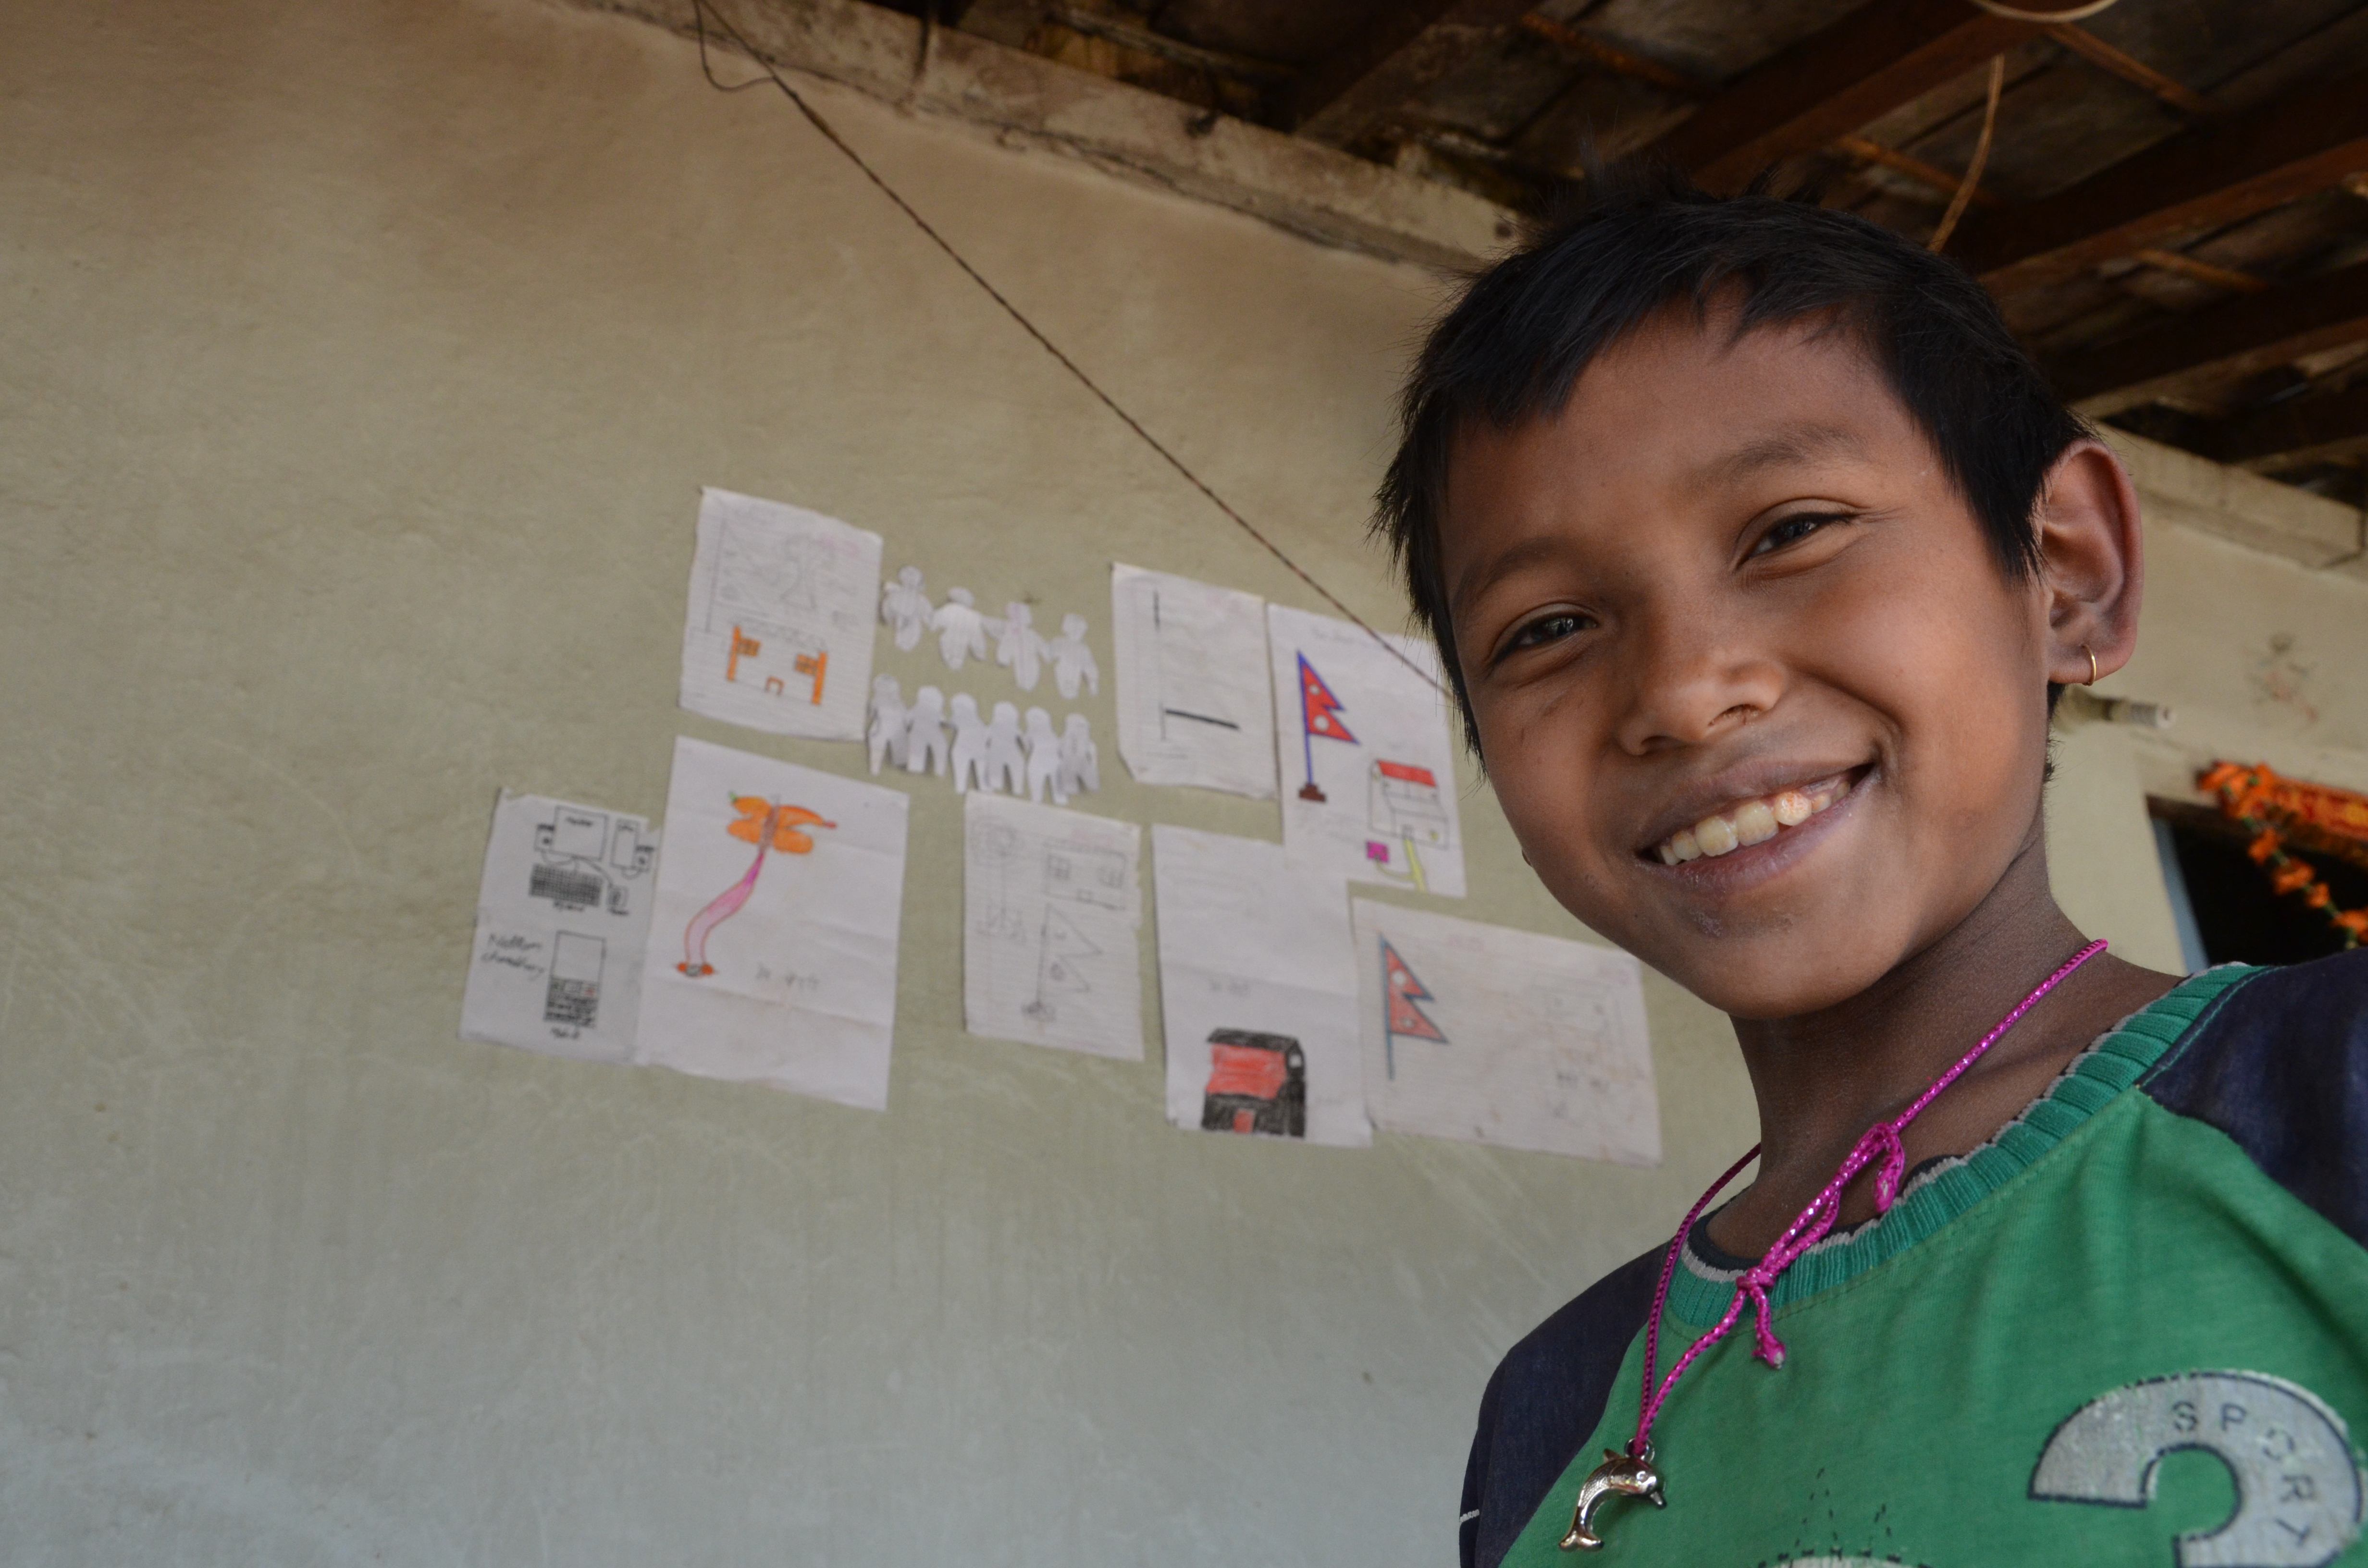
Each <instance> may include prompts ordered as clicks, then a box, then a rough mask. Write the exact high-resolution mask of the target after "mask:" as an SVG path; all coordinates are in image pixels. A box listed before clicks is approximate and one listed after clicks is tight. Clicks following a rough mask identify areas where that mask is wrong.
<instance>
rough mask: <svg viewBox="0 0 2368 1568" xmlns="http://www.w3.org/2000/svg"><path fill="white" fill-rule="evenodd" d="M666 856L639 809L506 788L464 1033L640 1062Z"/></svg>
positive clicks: (558, 1052) (493, 839)
mask: <svg viewBox="0 0 2368 1568" xmlns="http://www.w3.org/2000/svg"><path fill="white" fill-rule="evenodd" d="M656 858H657V839H656V836H655V835H653V834H652V833H651V832H650V828H649V824H648V823H647V822H645V821H643V819H642V818H640V817H636V816H627V815H625V814H623V813H621V812H609V811H602V810H600V809H598V808H597V807H593V806H581V805H576V804H575V803H573V802H571V801H553V800H547V799H545V798H543V797H541V796H539V795H512V794H509V793H508V792H507V791H505V792H504V793H503V794H502V796H501V798H500V800H499V801H496V802H495V806H494V821H493V830H492V832H491V833H490V834H489V835H487V837H486V840H485V868H484V878H483V880H482V881H481V882H480V884H479V887H478V891H477V934H476V939H475V944H474V946H473V947H472V949H471V953H472V957H471V960H470V964H469V982H468V986H467V989H466V991H465V992H464V993H463V994H462V996H461V1038H462V1039H464V1040H490V1041H492V1042H494V1043H495V1044H499V1045H515V1046H519V1047H522V1048H524V1049H526V1050H528V1051H543V1052H545V1053H547V1054H550V1055H554V1056H569V1057H574V1058H575V1059H577V1060H579V1061H586V1062H626V1061H630V1060H631V1059H632V1052H633V1027H634V1023H635V1015H636V1013H637V1012H638V1010H639V1008H640V1006H641V1003H640V994H641V979H642V949H643V946H644V944H645V942H646V940H647V936H648V930H649V921H650V908H651V895H652V893H653V892H654V891H655V883H656V881H657V878H656V871H655V862H656Z"/></svg>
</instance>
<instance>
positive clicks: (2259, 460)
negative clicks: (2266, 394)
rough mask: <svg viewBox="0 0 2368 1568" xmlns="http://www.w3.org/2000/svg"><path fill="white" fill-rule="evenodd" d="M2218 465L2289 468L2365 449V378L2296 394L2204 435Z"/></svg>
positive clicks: (2356, 454) (2367, 438)
mask: <svg viewBox="0 0 2368 1568" xmlns="http://www.w3.org/2000/svg"><path fill="white" fill-rule="evenodd" d="M2206 440H2207V447H2206V451H2207V453H2208V455H2210V456H2212V457H2214V458H2217V459H2218V460H2220V461H2222V462H2224V463H2250V464H2252V465H2254V466H2256V467H2272V466H2274V467H2278V468H2291V467H2294V465H2296V464H2299V463H2306V462H2323V461H2327V460H2330V459H2337V458H2353V457H2359V456H2361V455H2362V454H2363V453H2368V381H2362V382H2359V383H2357V384H2355V385H2353V386H2351V387H2350V388H2348V389H2346V390H2345V391H2342V392H2336V393H2333V394H2332V395H2329V396H2323V397H2308V396H2305V397H2296V398H2293V399H2290V400H2288V401H2287V402H2284V403H2276V404H2273V405H2272V406H2271V407H2268V408H2265V409H2262V410H2261V411H2260V413H2258V414H2248V415H2245V416H2244V417H2243V418H2241V419H2232V420H2230V421H2229V422H2228V423H2227V424H2226V425H2223V426H2220V427H2219V428H2218V429H2216V430H2214V431H2213V432H2212V434H2211V435H2210V436H2209V437H2207V438H2206Z"/></svg>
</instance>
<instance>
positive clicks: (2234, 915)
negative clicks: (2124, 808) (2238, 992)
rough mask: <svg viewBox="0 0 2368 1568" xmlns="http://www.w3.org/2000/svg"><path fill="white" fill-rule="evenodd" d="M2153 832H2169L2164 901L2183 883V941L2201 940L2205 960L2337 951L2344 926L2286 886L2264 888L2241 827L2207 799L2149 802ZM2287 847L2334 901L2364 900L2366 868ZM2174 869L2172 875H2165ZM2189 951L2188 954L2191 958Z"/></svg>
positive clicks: (2303, 956) (2293, 959)
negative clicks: (2188, 922)
mask: <svg viewBox="0 0 2368 1568" xmlns="http://www.w3.org/2000/svg"><path fill="white" fill-rule="evenodd" d="M2147 806H2148V808H2149V810H2151V811H2152V812H2153V814H2154V818H2155V821H2156V823H2157V824H2158V825H2157V839H2158V840H2160V839H2168V840H2169V851H2170V853H2169V855H2168V856H2166V861H2167V862H2168V861H2169V860H2171V859H2172V858H2175V860H2176V866H2175V867H2174V866H2173V865H2172V864H2169V863H2166V864H2165V866H2164V867H2163V871H2164V875H2165V880H2166V881H2169V882H2170V884H2171V887H2170V891H2171V903H2172V904H2173V906H2174V910H2176V906H2177V905H2178V904H2179V903H2180V884H2181V883H2184V884H2185V890H2186V903H2187V906H2188V909H2189V910H2190V911H2192V919H2193V926H2192V928H2191V933H2190V935H2189V940H2190V942H2195V941H2200V942H2201V944H2202V947H2203V959H2204V960H2205V961H2207V962H2210V963H2231V962H2236V963H2264V964H2269V963H2302V962H2305V960H2310V959H2317V958H2325V957H2326V956H2327V955H2328V954H2329V953H2338V952H2341V951H2342V950H2343V933H2342V932H2341V931H2340V930H2338V929H2337V928H2336V926H2335V924H2334V922H2332V921H2330V920H2329V919H2328V917H2327V914H2326V912H2325V911H2324V910H2317V909H2313V908H2311V907H2310V906H2309V905H2308V904H2306V903H2303V901H2302V899H2301V898H2300V897H2299V896H2298V895H2296V894H2293V893H2281V892H2272V891H2271V887H2270V877H2269V873H2268V872H2266V871H2264V870H2263V869H2261V868H2260V866H2257V865H2255V864H2254V863H2253V859H2252V857H2250V856H2249V855H2248V854H2246V853H2245V846H2246V844H2247V842H2248V835H2247V834H2246V832H2245V830H2244V828H2243V827H2241V826H2240V825H2238V824H2236V823H2233V822H2230V821H2229V820H2228V819H2227V818H2226V817H2225V816H2222V815H2221V814H2220V813H2219V812H2215V811H2214V810H2212V809H2211V808H2210V807H2208V806H2197V805H2192V804H2189V803H2187V802H2185V801H2161V800H2156V801H2148V802H2147ZM2286 849H2287V853H2288V854H2291V855H2294V856H2295V858H2298V859H2301V860H2305V861H2307V862H2308V863H2309V865H2310V868H2311V869H2313V870H2314V871H2317V873H2318V877H2319V880H2320V881H2323V882H2325V883H2326V884H2327V886H2328V892H2331V893H2333V894H2334V895H2335V903H2336V907H2338V908H2340V909H2360V908H2362V907H2368V867H2362V866H2360V865H2355V864H2353V863H2351V861H2350V860H2348V859H2344V858H2337V857H2335V856H2332V855H2319V854H2311V853H2306V852H2301V851H2297V850H2295V849H2294V846H2292V845H2291V844H2289V845H2288V846H2286ZM2174 869H2175V871H2176V876H2175V877H2174V876H2173V875H2172V873H2173V871H2174ZM2193 960H2194V955H2193V954H2191V955H2190V962H2191V963H2192V962H2193Z"/></svg>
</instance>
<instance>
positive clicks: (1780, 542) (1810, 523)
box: [1751, 512, 1843, 555]
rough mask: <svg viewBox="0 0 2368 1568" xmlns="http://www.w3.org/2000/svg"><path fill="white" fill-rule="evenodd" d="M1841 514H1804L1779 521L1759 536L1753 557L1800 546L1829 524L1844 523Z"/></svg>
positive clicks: (1753, 550)
mask: <svg viewBox="0 0 2368 1568" xmlns="http://www.w3.org/2000/svg"><path fill="white" fill-rule="evenodd" d="M1842 520H1843V519H1842V515H1841V514H1840V513H1839V512H1802V513H1798V514H1796V515H1794V516H1793V517H1783V518H1780V519H1778V521H1777V523H1776V525H1775V527H1773V528H1770V529H1769V530H1768V531H1767V532H1766V533H1764V534H1761V535H1760V536H1759V542H1758V543H1756V544H1754V545H1753V546H1752V547H1751V553H1752V554H1753V555H1765V554H1767V553H1768V552H1769V551H1771V550H1782V549H1783V548H1784V547H1785V546H1786V545H1788V544H1798V543H1800V542H1801V541H1802V540H1804V539H1806V538H1808V537H1809V536H1810V535H1811V534H1813V533H1816V531H1817V530H1818V529H1819V528H1824V527H1825V526H1826V525H1827V523H1839V522H1840V521H1842Z"/></svg>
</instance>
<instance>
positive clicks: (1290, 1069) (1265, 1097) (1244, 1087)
mask: <svg viewBox="0 0 2368 1568" xmlns="http://www.w3.org/2000/svg"><path fill="white" fill-rule="evenodd" d="M1201 1131H1206V1132H1264V1133H1267V1134H1269V1135H1270V1136H1272V1137H1276V1138H1304V1137H1306V1136H1307V1053H1306V1052H1304V1051H1301V1050H1300V1049H1299V1042H1298V1041H1297V1040H1293V1039H1292V1038H1291V1036H1289V1035H1287V1034H1258V1033H1256V1032H1254V1031H1252V1030H1249V1029H1212V1030H1211V1031H1209V1087H1208V1089H1207V1091H1206V1094H1205V1096H1204V1097H1203V1098H1202V1100H1201Z"/></svg>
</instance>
